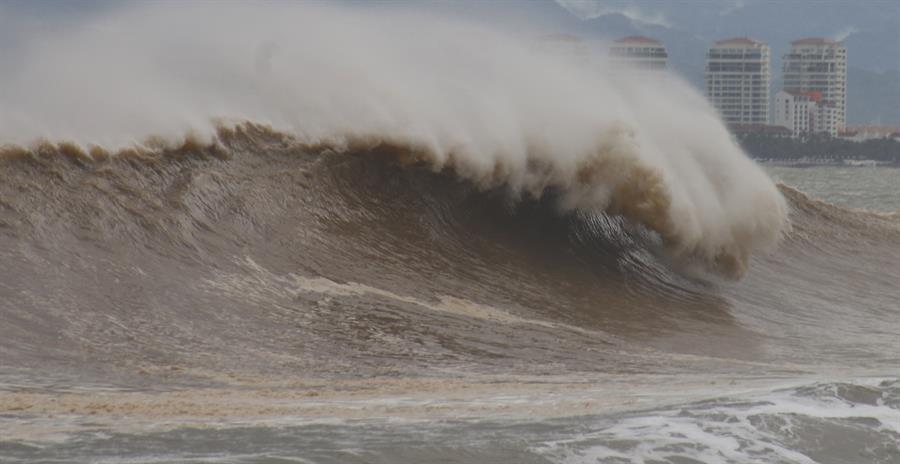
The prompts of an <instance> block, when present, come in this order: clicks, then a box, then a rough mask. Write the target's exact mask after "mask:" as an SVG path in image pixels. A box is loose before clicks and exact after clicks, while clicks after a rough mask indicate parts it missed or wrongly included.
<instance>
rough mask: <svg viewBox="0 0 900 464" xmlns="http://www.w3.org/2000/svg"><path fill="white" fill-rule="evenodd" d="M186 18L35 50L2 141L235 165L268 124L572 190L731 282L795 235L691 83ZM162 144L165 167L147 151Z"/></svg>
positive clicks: (261, 19)
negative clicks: (237, 150)
mask: <svg viewBox="0 0 900 464" xmlns="http://www.w3.org/2000/svg"><path fill="white" fill-rule="evenodd" d="M179 12H180V14H179V15H178V16H177V17H173V16H172V15H171V12H170V10H168V9H166V8H161V7H154V6H142V7H137V8H123V9H116V10H114V11H113V12H111V13H108V15H109V17H101V18H99V19H97V20H96V22H95V23H94V24H89V25H87V26H84V27H81V28H63V30H62V31H61V32H57V33H53V34H47V35H43V36H40V37H30V38H29V40H28V41H27V42H26V43H27V46H26V47H25V48H26V50H27V53H24V54H23V55H22V58H21V61H19V62H16V63H15V66H11V67H9V68H8V69H4V70H3V74H4V75H5V79H4V81H5V82H8V85H7V91H6V92H4V93H3V94H0V104H2V108H3V110H2V111H0V127H3V129H2V130H0V140H3V141H4V142H6V143H12V144H16V145H18V146H30V145H33V144H34V143H35V142H34V141H35V140H38V139H46V140H50V141H52V142H56V141H67V142H66V143H64V144H62V145H53V144H52V143H50V144H47V143H45V144H44V145H43V146H44V148H43V149H47V147H50V146H55V147H56V148H57V149H60V150H62V151H63V152H65V151H67V150H68V151H71V150H73V149H74V147H76V146H79V147H85V149H86V151H87V152H91V151H93V152H95V153H96V154H98V155H100V156H104V155H103V153H106V154H109V153H116V152H118V151H119V150H121V149H122V148H123V147H126V150H125V151H126V152H128V151H132V152H145V151H147V150H150V151H153V149H154V148H160V145H164V146H166V145H168V148H167V149H174V150H175V151H178V150H179V148H178V147H177V146H178V145H179V144H181V143H182V141H183V140H184V134H186V133H187V134H191V135H190V137H189V139H190V140H189V141H188V142H185V143H187V145H188V146H195V145H198V144H199V145H205V146H208V147H210V148H208V149H209V150H215V148H211V147H213V146H215V145H217V144H219V141H218V140H217V139H218V138H220V137H222V136H223V131H228V130H230V129H223V127H224V128H229V127H234V126H235V125H237V126H240V125H241V124H243V121H252V122H254V123H259V124H264V125H266V126H268V127H271V128H273V129H272V130H273V131H278V132H281V133H284V134H290V135H285V136H286V137H287V136H289V137H291V138H292V143H296V144H298V145H302V146H304V147H306V148H307V149H310V150H313V151H323V150H332V151H336V152H342V153H366V154H371V155H376V156H381V157H387V158H390V159H391V160H392V161H394V162H398V163H401V164H420V165H423V166H425V167H426V168H427V169H430V170H433V171H451V172H453V173H455V175H457V176H458V177H460V178H462V179H464V180H465V181H467V182H470V183H472V184H474V185H476V186H478V187H479V188H481V189H496V188H502V189H505V190H506V191H508V192H509V194H510V195H512V196H513V197H529V198H541V197H542V196H544V195H546V194H547V192H549V191H552V192H555V194H558V205H559V208H560V209H561V210H563V211H580V212H583V213H587V214H594V213H598V214H599V213H608V214H610V215H613V216H620V217H623V218H625V219H627V220H629V221H631V222H633V223H635V224H640V225H642V226H643V227H646V228H647V229H649V230H651V231H653V232H654V233H656V234H657V235H658V238H659V240H660V242H661V243H662V244H663V246H664V247H665V249H666V253H667V254H668V255H669V256H670V257H671V258H672V259H673V260H674V261H679V262H685V263H694V264H692V266H698V267H705V268H707V269H708V270H711V271H713V272H714V273H717V274H720V275H724V276H727V277H730V278H737V277H739V276H741V275H742V274H744V273H745V272H746V267H747V263H748V259H749V256H750V254H751V253H752V252H753V251H755V250H759V249H765V248H767V247H770V246H772V245H773V244H775V243H777V241H778V240H779V239H780V237H781V236H782V235H783V233H784V231H785V230H786V229H787V228H788V227H789V225H788V221H787V218H786V217H787V216H786V210H785V205H784V201H783V199H782V197H781V195H780V194H779V192H778V190H777V189H776V187H775V186H774V184H773V183H772V182H771V181H770V180H769V179H768V177H767V176H766V175H765V174H764V173H763V172H762V171H761V170H760V169H759V168H758V167H757V166H756V165H755V164H754V163H753V162H751V161H750V160H749V159H747V157H746V156H745V155H744V154H743V153H742V152H741V150H740V149H739V147H738V146H737V145H736V143H735V142H734V141H733V140H732V139H731V137H730V136H729V134H728V132H727V131H726V129H725V127H724V126H723V124H722V123H721V121H720V120H719V118H718V116H717V115H716V113H715V111H714V110H713V109H712V108H711V107H710V105H709V104H708V103H707V102H706V101H705V100H704V99H703V98H702V97H701V96H700V95H699V94H697V93H696V92H695V91H694V90H692V89H691V88H690V87H689V86H688V85H687V84H685V83H683V82H681V81H680V80H679V79H678V78H676V77H674V76H669V75H662V74H661V75H646V74H640V73H636V72H633V71H631V70H625V69H610V68H609V67H608V66H606V65H605V64H603V63H599V62H598V63H593V62H589V61H584V60H583V61H578V60H571V59H568V58H567V57H566V56H565V54H564V53H555V54H554V53H553V52H552V51H548V50H547V49H546V47H538V46H537V45H538V40H539V39H536V38H535V37H534V36H531V35H523V34H521V33H516V32H514V31H503V30H498V28H496V27H495V28H488V27H485V26H482V25H478V24H475V23H471V22H465V21H462V20H451V19H448V18H436V17H433V16H429V15H427V14H421V13H413V12H408V11H407V12H402V11H384V10H383V9H373V10H366V9H360V8H340V7H334V6H324V5H319V4H305V5H301V6H297V7H283V6H279V7H276V6H267V7H260V8H256V7H254V8H248V7H246V6H241V5H231V6H228V7H221V8H220V7H217V8H216V9H215V15H209V13H210V10H209V9H208V8H206V7H203V6H191V7H187V6H186V7H185V8H183V9H180V10H179ZM163 29H164V30H166V31H168V32H167V34H166V35H165V37H164V38H162V39H160V37H159V35H158V31H159V30H163ZM111 37H114V38H115V40H110V38H111ZM413 38H414V39H413ZM60 76H65V78H64V79H62V81H63V83H62V84H60V80H61V79H60ZM5 85H6V84H5ZM38 95H39V96H40V98H34V97H36V96H38ZM236 121H237V122H236ZM148 136H154V137H155V139H154V140H153V141H151V142H150V145H151V147H152V148H150V149H144V148H142V149H135V148H127V147H133V146H135V144H136V143H137V144H139V145H140V144H144V142H143V141H144V139H145V138H146V137H148ZM69 143H71V144H69ZM94 145H96V146H100V147H105V149H100V148H90V147H91V146H94ZM15 150H16V149H8V150H7V151H15ZM36 150H38V151H39V150H42V148H40V147H38V148H36ZM182 151H183V150H182Z"/></svg>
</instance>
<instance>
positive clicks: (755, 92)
mask: <svg viewBox="0 0 900 464" xmlns="http://www.w3.org/2000/svg"><path fill="white" fill-rule="evenodd" d="M769 60H770V57H769V46H768V45H766V44H765V43H763V42H759V41H757V40H753V39H748V38H746V37H740V38H733V39H726V40H720V41H718V42H716V43H715V44H714V45H713V46H712V47H711V48H710V49H709V51H708V52H707V53H706V95H707V97H708V98H709V100H710V101H711V102H712V104H713V105H714V106H715V107H716V109H718V110H719V114H721V115H722V119H724V120H725V122H726V123H728V124H731V125H733V124H768V122H769Z"/></svg>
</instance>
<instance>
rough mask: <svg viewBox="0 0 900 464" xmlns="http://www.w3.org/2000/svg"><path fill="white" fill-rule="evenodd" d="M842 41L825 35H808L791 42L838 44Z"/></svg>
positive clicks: (792, 43)
mask: <svg viewBox="0 0 900 464" xmlns="http://www.w3.org/2000/svg"><path fill="white" fill-rule="evenodd" d="M837 44H840V42H838V41H835V40H832V39H826V38H824V37H806V38H804V39H797V40H795V41H793V42H791V45H837Z"/></svg>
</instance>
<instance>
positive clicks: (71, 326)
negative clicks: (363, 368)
mask: <svg viewBox="0 0 900 464" xmlns="http://www.w3.org/2000/svg"><path fill="white" fill-rule="evenodd" d="M345 149H346V150H349V151H336V149H335V147H334V146H332V145H318V146H315V147H312V146H310V145H308V144H306V143H305V142H302V141H300V140H299V139H297V138H295V137H293V136H290V135H287V134H284V133H280V132H276V131H273V130H271V129H269V128H266V127H263V126H258V125H239V126H237V127H235V128H233V129H224V128H223V129H221V130H220V131H219V133H218V135H217V137H216V143H214V144H211V145H206V144H203V143H200V142H190V141H189V142H186V143H185V144H184V145H182V146H180V147H177V148H174V149H160V150H157V151H152V150H149V149H132V150H126V151H121V152H117V153H107V152H104V151H102V150H100V149H97V148H95V149H94V150H93V152H91V153H86V152H83V151H81V150H80V149H79V148H77V147H75V146H73V145H69V144H60V145H52V144H46V143H45V144H43V145H40V146H37V147H35V148H33V149H22V148H7V149H6V151H5V152H3V154H2V159H3V163H4V169H3V174H2V176H3V179H2V187H0V192H2V198H3V203H2V206H3V209H2V215H0V224H2V226H3V227H2V229H0V230H2V232H3V235H2V238H3V240H4V242H5V243H6V245H5V246H4V252H3V253H4V260H5V261H6V262H9V263H14V264H13V265H11V266H7V268H6V269H5V271H4V281H5V282H6V283H7V284H6V287H5V288H6V291H5V292H6V298H4V301H5V302H4V311H5V313H4V314H5V315H6V317H7V319H8V320H10V321H13V323H12V324H7V325H6V326H5V327H4V329H0V330H2V331H3V333H2V335H3V336H4V337H5V339H6V340H8V341H9V343H8V344H6V345H5V350H6V353H7V354H8V355H9V356H12V357H13V358H18V357H22V359H23V362H25V361H24V360H27V359H29V357H30V356H32V355H35V356H38V357H39V358H41V359H42V362H44V361H47V359H43V358H54V357H60V359H68V358H70V357H71V356H73V355H74V353H73V352H72V350H71V347H72V346H73V345H81V344H83V345H84V349H86V350H88V352H90V353H92V355H91V357H93V358H96V359H105V360H106V361H107V362H111V363H116V362H120V363H121V362H126V363H131V362H137V363H144V362H149V363H150V364H154V363H155V362H156V361H153V362H151V359H152V358H154V357H157V356H158V357H162V358H170V359H168V360H167V361H165V362H170V363H188V364H194V363H198V362H199V360H200V359H203V358H204V357H205V356H210V357H212V358H215V359H218V362H220V363H221V366H220V367H221V368H222V369H230V368H232V367H233V366H234V362H235V359H241V358H246V357H248V356H250V358H249V359H247V361H246V362H247V365H248V366H250V365H253V366H268V368H271V369H276V367H275V365H273V364H272V362H273V360H281V361H284V362H287V359H290V357H287V358H285V356H286V355H285V354H284V353H283V350H285V349H287V347H290V346H293V344H294V343H295V342H294V340H295V339H296V337H297V336H299V335H300V334H302V336H303V338H307V339H309V340H316V342H315V343H314V346H315V347H316V348H315V349H313V348H312V346H308V347H306V348H303V349H300V350H299V353H298V356H299V357H298V358H296V359H292V360H291V362H298V363H301V365H303V366H304V369H318V368H325V369H326V371H327V372H324V373H334V371H332V370H331V368H333V367H334V366H342V365H345V364H347V363H349V364H351V365H353V366H354V367H360V365H357V364H356V363H355V362H354V361H353V359H355V357H356V356H359V357H361V358H364V359H370V362H371V363H373V365H376V364H379V363H383V362H386V360H391V359H393V357H395V356H399V357H400V359H401V361H398V362H397V365H396V366H394V367H393V368H395V369H404V370H408V369H413V370H415V369H416V368H418V367H419V365H418V364H416V365H412V366H411V365H407V364H405V360H406V356H416V357H419V359H421V360H422V361H423V362H424V361H425V360H429V362H434V364H435V366H440V365H445V366H450V365H454V363H459V362H464V363H474V364H476V365H482V366H483V367H485V368H489V367H490V366H493V365H494V363H495V362H498V360H505V359H507V358H508V357H513V358H515V359H531V360H532V362H533V363H534V365H535V366H540V365H541V364H542V363H544V364H546V365H548V366H549V365H553V364H556V363H562V364H559V366H565V368H566V369H576V370H577V369H589V370H593V369H596V368H597V367H598V366H599V365H603V363H604V362H608V363H609V366H607V367H609V368H611V369H616V366H619V365H620V364H621V359H614V358H609V359H606V360H605V361H604V357H605V356H607V355H604V356H600V357H599V359H598V355H597V354H596V353H590V352H581V353H579V350H581V349H582V348H583V345H584V344H588V345H589V346H594V345H596V344H600V346H601V347H605V348H603V350H601V351H603V352H606V351H608V349H609V347H611V346H626V345H628V344H629V343H630V342H632V341H635V340H639V341H640V344H641V345H643V346H650V347H653V348H654V349H663V350H664V351H674V352H681V353H693V354H702V355H710V354H717V355H728V356H733V357H738V358H743V359H748V360H764V361H773V360H777V361H780V362H800V363H807V362H826V361H827V362H835V363H837V364H838V365H841V364H844V363H846V362H850V363H851V364H852V365H856V363H869V362H871V363H875V365H877V364H878V363H879V362H880V361H879V360H891V359H895V358H892V356H896V354H897V353H896V352H895V351H893V350H891V349H890V348H889V347H890V346H892V345H895V344H893V343H892V340H893V339H892V337H894V335H895V334H894V333H892V332H890V331H884V330H882V329H880V327H884V324H890V321H891V320H892V319H891V318H893V317H895V316H896V307H895V304H894V301H893V296H892V295H893V294H894V293H893V292H894V290H893V285H894V283H895V282H896V275H897V274H896V272H897V269H896V263H897V262H898V261H897V258H898V256H897V252H896V249H897V248H896V245H897V243H898V242H900V229H898V227H900V225H898V220H897V218H896V217H895V216H891V215H878V214H874V213H866V212H857V211H850V210H845V209H841V208H839V207H836V206H832V205H829V204H827V203H822V202H820V201H817V200H812V199H810V198H808V197H806V196H805V195H804V194H802V193H801V192H799V191H796V190H793V189H791V188H789V187H782V188H781V191H782V193H783V194H784V195H785V197H786V198H787V199H788V203H789V206H790V209H791V210H792V211H793V213H792V214H793V217H794V219H793V222H794V228H793V230H792V232H791V233H790V234H789V235H788V236H787V237H786V243H785V246H783V247H782V248H781V249H780V250H779V251H777V252H770V253H766V254H763V255H762V256H760V257H759V258H756V259H754V264H753V267H757V268H759V269H753V267H751V272H750V273H749V274H748V275H747V276H746V277H745V279H743V280H742V281H741V283H740V284H739V285H724V284H723V283H716V282H711V281H709V280H708V279H706V278H702V279H699V278H697V277H696V276H695V274H693V273H692V271H691V269H690V268H685V267H684V265H683V263H682V262H679V261H677V260H674V261H673V260H672V259H671V257H670V255H669V254H668V253H667V250H666V248H665V245H664V244H663V243H661V242H660V240H659V236H658V234H657V233H656V232H655V231H654V229H653V228H651V227H647V226H646V225H645V224H643V223H640V222H635V221H632V220H630V218H629V216H628V215H616V214H614V213H613V212H612V211H607V212H602V211H591V210H583V209H571V208H568V207H567V202H569V201H570V200H569V198H568V196H569V194H570V193H569V192H568V191H566V190H564V189H562V188H548V189H547V190H546V191H545V192H543V193H542V194H541V195H540V196H538V197H531V196H525V197H517V196H515V195H511V194H510V192H509V189H508V188H507V186H506V185H503V184H501V185H497V186H494V187H488V186H485V185H483V184H478V183H474V182H472V181H471V180H470V179H468V178H467V177H465V176H460V175H459V174H458V172H456V171H455V170H454V169H452V168H446V169H444V170H442V171H440V172H434V170H433V166H432V165H431V164H429V163H424V162H420V161H419V158H416V157H415V156H416V154H415V153H411V152H410V151H409V149H408V148H401V147H397V146H392V145H385V144H383V143H382V144H376V145H374V146H373V145H363V146H359V145H354V146H352V147H351V146H347V147H345ZM410 157H412V158H410ZM410 160H412V161H410ZM850 284H852V286H851V287H850V288H852V291H848V285H850ZM809 289H816V290H815V291H814V292H812V293H810V290H809ZM251 308H252V309H251ZM401 308H402V309H401ZM850 308H857V309H853V310H851V309H850ZM405 312H411V313H410V314H417V315H418V316H417V317H425V320H423V321H421V322H419V323H416V322H415V321H416V318H415V317H413V318H412V319H410V317H411V316H410V315H409V314H406V313H405ZM435 315H437V316H439V317H445V316H446V317H449V318H451V319H453V318H460V317H461V318H463V319H462V320H465V319H466V318H474V319H475V320H480V321H483V322H484V321H487V322H491V321H494V322H502V323H504V324H513V325H522V326H524V327H528V328H529V330H530V331H532V332H534V334H533V335H532V336H533V337H534V339H533V340H529V341H527V342H526V341H524V340H523V339H521V338H520V335H521V334H520V333H518V332H504V331H501V333H499V334H497V333H492V332H491V331H488V332H485V333H484V334H481V336H477V337H475V339H474V340H470V339H469V337H468V336H465V333H466V330H467V329H466V325H465V324H462V325H454V324H448V323H441V324H439V326H437V327H436V326H435V325H434V324H435V322H434V321H431V320H430V318H431V317H436V316H435ZM295 317H298V318H301V319H302V320H303V321H304V322H303V323H299V322H298V323H297V324H299V325H297V327H296V330H297V331H295V332H292V331H288V332H282V329H281V328H280V327H281V324H283V323H284V322H285V321H286V320H292V319H293V318H295ZM345 318H349V319H346V320H345ZM457 322H458V323H461V322H460V321H457ZM248 324H249V327H254V330H255V331H258V333H259V334H264V336H257V337H253V338H252V339H251V340H244V339H245V337H244V336H243V335H242V333H243V332H244V331H245V330H247V328H248ZM393 324H399V326H397V327H394V326H393ZM582 326H587V327H592V329H591V330H580V329H579V330H576V329H575V328H576V327H582ZM786 326H790V327H792V329H791V332H789V333H788V332H784V331H783V327H786ZM888 326H889V325H888ZM174 327H178V329H177V330H175V332H170V330H172V329H173V328H174ZM188 328H190V329H188ZM351 328H352V330H350V332H345V331H346V330H349V329H351ZM195 329H196V330H200V331H201V332H200V333H194V332H193V330H195ZM557 329H558V330H564V331H573V332H572V333H571V334H568V335H566V337H565V339H566V340H565V341H564V342H562V341H560V342H552V343H551V340H552V339H554V338H555V337H557V336H558V335H559V334H557V333H555V330H557ZM58 331H61V333H63V334H65V335H64V336H62V337H61V338H60V337H56V338H55V337H53V336H51V335H50V334H55V333H57V332H58ZM360 331H361V332H360ZM369 331H374V332H373V333H369ZM383 331H389V332H390V333H384V332H383ZM37 333H40V334H44V335H43V336H41V337H35V334H37ZM761 334H766V337H764V338H765V339H764V338H761ZM826 334H840V337H838V338H836V339H835V338H828V337H825V335H826ZM570 335H571V336H570ZM357 336H360V337H362V339H356V338H355V337H357ZM372 337H374V338H372ZM381 337H384V339H382V338H381ZM460 337H462V339H463V340H467V342H465V343H463V342H462V341H461V339H460ZM548 337H550V338H548ZM132 339H134V340H142V341H141V343H131V342H129V341H128V340H132ZM260 339H265V340H269V341H268V342H266V343H263V344H262V346H257V345H256V343H260ZM240 340H244V342H240ZM429 340H430V341H429ZM499 340H504V341H503V342H502V343H501V342H500V341H499ZM535 340H544V341H545V342H547V343H550V344H551V345H552V346H554V347H555V348H554V349H553V350H551V352H555V354H552V355H547V354H543V355H540V356H538V354H536V353H531V351H532V350H533V349H536V348H533V346H534V344H533V343H532V342H533V341H535ZM469 342H474V345H472V344H470V343H469ZM242 343H246V344H242ZM309 343H312V342H309ZM842 344H843V345H845V347H844V348H845V349H838V347H839V346H842ZM879 345H884V347H881V346H879ZM304 346H305V345H304ZM537 346H541V345H540V343H538V344H537ZM855 346H869V347H870V348H871V349H857V348H853V347H855ZM173 347H181V348H180V349H173ZM264 347H265V348H264ZM352 347H355V348H352ZM501 347H507V348H508V349H509V350H511V351H507V348H501ZM513 347H514V348H513ZM50 348H53V350H49V351H48V349H50ZM540 349H548V348H547V346H543V347H541V348H540ZM348 350H349V351H350V352H352V353H355V354H353V355H350V356H348V355H347V352H348ZM556 350H559V351H558V352H556ZM823 350H824V351H823ZM288 351H293V349H289V350H288ZM827 352H833V353H834V355H835V356H834V358H833V359H832V358H829V359H816V356H822V353H827ZM199 353H206V354H205V355H200V354H199ZM223 353H230V354H229V355H225V354H223ZM249 353H256V354H255V355H252V356H251V355H250V354H249ZM400 353H406V355H403V356H401V354H400ZM529 353H531V354H529ZM488 354H490V355H488ZM198 356H199V357H198ZM270 356H271V357H270ZM308 356H312V358H308ZM320 357H322V358H327V359H329V361H328V362H327V363H324V362H322V360H321V359H319V358H320ZM538 359H543V361H542V362H539V361H538ZM562 359H565V362H562V361H560V360H562ZM126 360H127V361H126ZM451 361H452V362H451ZM204 362H205V363H209V362H210V360H207V361H204ZM446 362H450V363H449V364H446ZM499 362H500V363H501V364H503V363H505V362H506V361H499ZM629 362H634V363H637V364H641V363H646V362H648V361H647V360H646V359H643V358H641V359H634V360H631V361H629ZM658 362H659V361H658V360H657V361H650V364H651V365H656V364H657V363H658ZM391 364H392V362H388V365H391ZM626 364H628V363H626ZM848 365H850V364H848ZM230 366H231V367H230ZM619 367H621V366H619ZM655 368H662V367H661V366H656V367H655Z"/></svg>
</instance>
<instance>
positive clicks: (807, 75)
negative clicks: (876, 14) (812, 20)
mask: <svg viewBox="0 0 900 464" xmlns="http://www.w3.org/2000/svg"><path fill="white" fill-rule="evenodd" d="M782 64H783V72H784V90H786V91H788V92H793V93H803V92H819V94H820V95H821V102H820V103H819V105H820V106H822V107H829V108H833V110H828V111H829V112H830V113H829V114H830V116H828V117H832V118H834V119H835V127H836V128H837V129H836V130H837V131H842V130H844V128H845V127H846V115H847V49H846V48H845V47H844V45H843V44H842V43H841V42H836V41H834V40H831V39H823V38H808V39H800V40H795V41H793V42H791V51H790V52H789V53H788V54H786V55H784V58H783V60H782ZM823 111H824V110H823ZM829 132H831V131H829ZM836 133H837V132H836V131H835V134H836Z"/></svg>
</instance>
